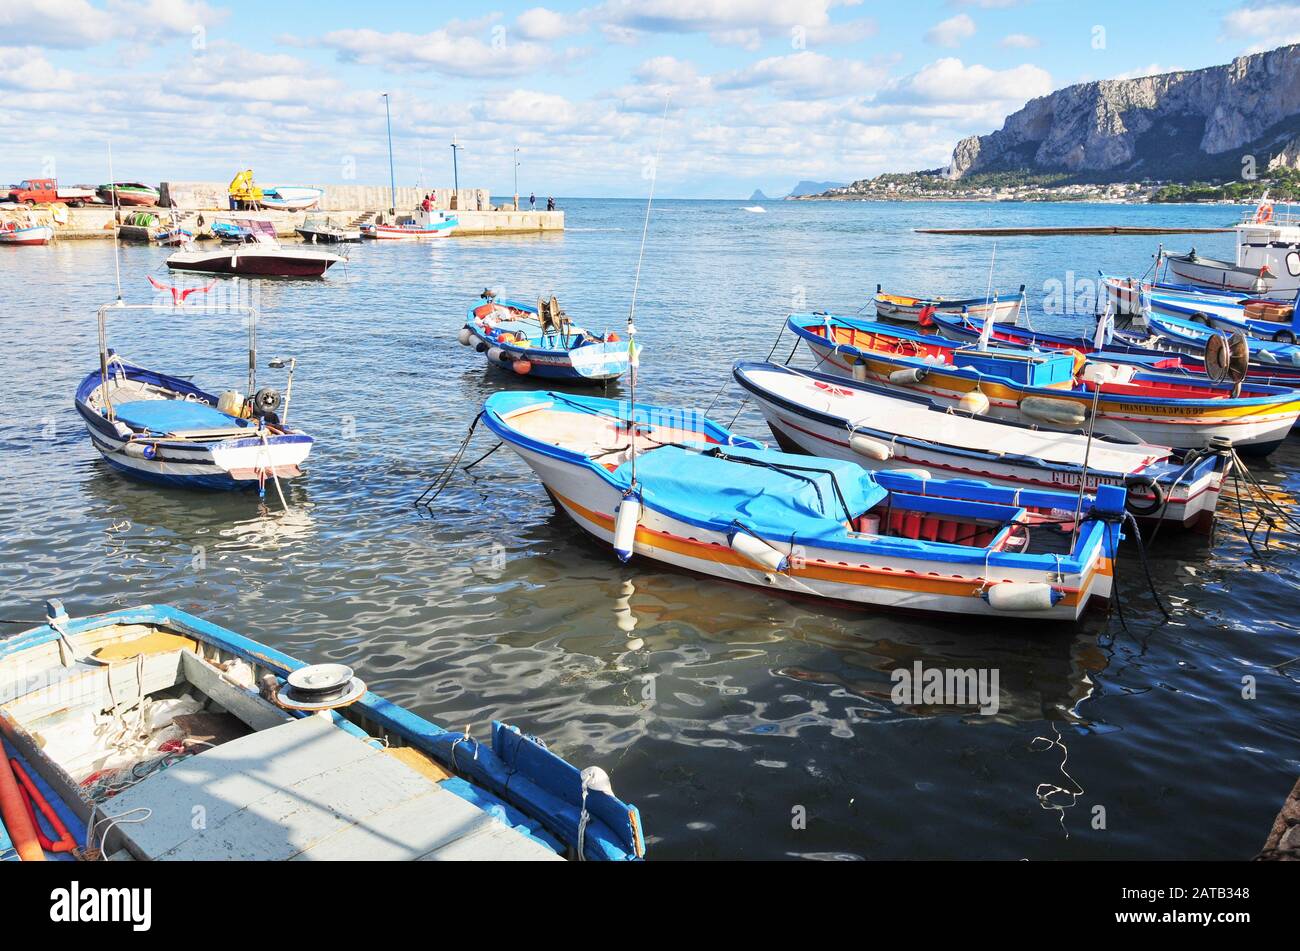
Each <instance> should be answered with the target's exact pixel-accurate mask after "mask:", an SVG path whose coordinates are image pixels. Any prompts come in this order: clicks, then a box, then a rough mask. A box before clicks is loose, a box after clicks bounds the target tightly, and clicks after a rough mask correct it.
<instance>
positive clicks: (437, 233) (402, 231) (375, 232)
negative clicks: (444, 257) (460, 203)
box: [362, 225, 456, 241]
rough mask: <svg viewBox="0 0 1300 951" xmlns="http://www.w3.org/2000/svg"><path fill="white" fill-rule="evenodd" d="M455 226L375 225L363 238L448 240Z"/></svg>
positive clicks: (378, 239) (367, 230) (368, 229)
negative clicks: (402, 226) (409, 226)
mask: <svg viewBox="0 0 1300 951" xmlns="http://www.w3.org/2000/svg"><path fill="white" fill-rule="evenodd" d="M455 230H456V226H455V225H449V226H448V227H445V228H398V227H394V226H392V225H375V226H374V227H371V228H367V229H366V230H365V231H364V232H362V236H363V237H366V238H373V239H375V240H377V241H427V240H429V239H431V238H448V237H450V236H451V233H452V232H453V231H455Z"/></svg>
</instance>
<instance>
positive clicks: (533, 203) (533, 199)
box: [528, 195, 537, 211]
mask: <svg viewBox="0 0 1300 951" xmlns="http://www.w3.org/2000/svg"><path fill="white" fill-rule="evenodd" d="M528 208H529V210H530V211H536V210H537V196H536V195H529V196H528Z"/></svg>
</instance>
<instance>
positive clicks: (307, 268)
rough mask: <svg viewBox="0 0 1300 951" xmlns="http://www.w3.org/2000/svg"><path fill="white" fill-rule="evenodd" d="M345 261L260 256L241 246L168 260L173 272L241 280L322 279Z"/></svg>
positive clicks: (293, 254)
mask: <svg viewBox="0 0 1300 951" xmlns="http://www.w3.org/2000/svg"><path fill="white" fill-rule="evenodd" d="M341 260H342V258H340V257H338V256H337V255H333V254H328V255H327V254H324V252H312V251H305V250H298V249H292V248H285V249H280V250H278V251H276V252H274V253H259V252H256V251H248V250H244V249H243V248H242V246H240V247H236V248H223V249H218V250H213V251H179V252H177V253H176V254H173V255H172V256H171V257H169V258H168V259H167V267H168V268H170V269H171V270H173V271H186V272H190V273H197V274H226V275H234V276H240V277H321V276H322V275H323V274H324V273H325V272H326V271H327V270H329V269H330V268H331V267H333V266H334V265H335V264H337V263H338V262H339V261H341Z"/></svg>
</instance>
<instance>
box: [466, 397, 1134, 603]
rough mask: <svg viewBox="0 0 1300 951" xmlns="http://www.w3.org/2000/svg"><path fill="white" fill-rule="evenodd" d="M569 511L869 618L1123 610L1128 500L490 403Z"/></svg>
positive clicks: (594, 526) (661, 424)
mask: <svg viewBox="0 0 1300 951" xmlns="http://www.w3.org/2000/svg"><path fill="white" fill-rule="evenodd" d="M482 418H483V421H484V422H485V423H486V425H487V426H488V427H489V428H490V429H491V430H492V431H493V432H494V433H495V434H496V435H497V436H498V437H499V438H500V439H501V440H502V441H503V442H505V443H506V444H507V445H509V446H510V447H511V448H512V449H514V450H515V451H516V452H517V453H518V454H519V455H520V457H522V458H523V460H524V461H525V462H527V463H528V465H529V466H531V467H532V468H533V470H534V471H535V472H536V473H537V475H538V478H539V479H540V480H541V481H542V484H543V485H544V486H545V487H546V490H547V492H548V493H549V494H550V496H551V498H552V499H553V500H554V502H555V504H556V507H557V508H558V509H560V510H562V511H564V512H566V513H567V514H568V515H569V516H571V517H572V518H573V519H574V521H576V522H577V523H578V525H579V526H581V527H582V529H583V530H584V531H586V532H588V533H589V534H591V535H592V536H594V537H595V538H597V539H598V540H600V541H602V542H604V543H606V544H610V545H612V546H613V548H614V551H615V553H616V554H617V555H618V556H619V557H620V558H621V559H622V560H624V561H627V560H628V559H630V558H633V557H636V558H638V559H641V558H644V559H646V560H649V561H655V562H662V563H664V564H667V565H672V566H675V567H678V568H684V569H688V570H691V571H695V572H699V573H700V574H704V575H708V576H711V577H714V578H721V579H725V580H729V581H737V582H742V583H745V584H750V585H754V586H756V587H760V588H764V589H766V590H770V591H779V592H783V593H785V594H790V595H800V596H806V597H812V598H817V599H820V600H825V601H830V602H837V603H844V604H849V605H853V606H858V607H880V608H896V609H903V610H909V611H921V612H935V613H941V614H953V615H960V616H963V617H967V616H970V615H972V614H978V615H985V616H997V617H1023V618H1034V619H1040V620H1044V619H1055V620H1061V621H1074V620H1076V619H1078V618H1079V617H1080V616H1081V614H1082V613H1083V611H1084V610H1085V608H1087V607H1089V606H1090V605H1092V604H1094V603H1097V602H1103V601H1105V600H1106V599H1107V598H1109V597H1110V593H1111V582H1112V574H1113V565H1112V559H1113V558H1114V553H1115V547H1116V545H1117V544H1118V542H1119V539H1120V531H1119V525H1118V520H1119V519H1121V518H1122V517H1123V512H1124V490H1123V489H1122V488H1118V487H1116V486H1111V485H1102V486H1100V487H1098V489H1097V494H1096V497H1095V498H1093V497H1091V496H1089V497H1085V498H1084V500H1083V512H1082V518H1081V519H1080V521H1079V522H1078V523H1077V524H1076V523H1075V521H1074V512H1075V509H1076V505H1077V504H1078V502H1079V498H1080V497H1079V496H1078V495H1077V494H1071V493H1064V492H1047V491H1037V490H1028V489H1011V488H1002V487H999V486H993V485H990V484H988V483H987V482H977V481H965V480H962V481H939V480H932V479H928V478H925V477H924V475H923V474H917V473H905V472H880V473H874V474H873V473H870V472H868V471H867V470H865V469H864V468H862V467H861V466H859V465H856V464H855V463H853V462H847V461H843V460H838V459H825V458H809V457H808V456H804V455H793V454H789V453H784V452H778V451H775V450H771V449H767V448H765V447H764V446H763V445H762V444H761V443H758V442H755V441H754V440H751V439H745V438H743V437H738V436H734V435H733V434H732V433H730V432H728V431H727V430H726V429H724V428H723V427H721V426H719V425H718V424H716V423H714V422H712V421H711V420H708V419H705V418H703V417H701V416H699V415H698V414H696V413H694V412H692V411H690V410H687V409H682V408H677V407H664V406H653V405H649V404H645V403H630V402H629V401H627V400H622V401H616V400H607V399H600V398H596V397H579V396H570V395H568V394H564V393H558V392H535V393H528V392H513V393H497V394H494V395H493V396H491V397H490V398H489V399H488V400H487V402H486V404H485V405H484V407H483V415H482Z"/></svg>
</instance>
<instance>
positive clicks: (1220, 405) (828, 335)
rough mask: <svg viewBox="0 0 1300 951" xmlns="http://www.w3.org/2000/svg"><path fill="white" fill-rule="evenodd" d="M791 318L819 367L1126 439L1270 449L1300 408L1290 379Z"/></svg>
mask: <svg viewBox="0 0 1300 951" xmlns="http://www.w3.org/2000/svg"><path fill="white" fill-rule="evenodd" d="M786 325H787V327H788V328H789V329H790V330H792V331H793V332H794V333H795V335H796V336H797V337H798V338H799V339H800V340H801V341H803V342H804V343H805V344H807V346H808V347H809V349H810V350H811V351H812V354H813V356H814V357H815V358H816V359H817V362H818V365H817V367H816V369H818V370H823V371H826V372H830V373H836V374H841V375H844V376H847V377H850V378H852V379H855V380H859V381H868V382H875V383H880V384H882V385H885V386H889V387H892V388H898V389H903V390H905V391H907V392H913V393H922V394H925V395H927V396H929V397H931V398H934V399H938V400H940V401H941V402H943V403H945V404H947V405H958V404H959V403H960V401H961V400H962V399H963V398H964V397H967V396H968V395H970V396H972V397H973V394H976V393H978V394H980V395H979V399H980V401H981V403H982V408H983V411H984V412H987V413H989V414H990V415H992V416H995V417H997V418H999V419H1009V420H1011V421H1013V422H1024V423H1036V424H1039V425H1042V426H1045V427H1047V428H1049V429H1064V430H1074V429H1078V428H1080V427H1081V426H1082V425H1083V423H1084V422H1085V420H1088V419H1090V418H1094V417H1095V420H1094V426H1095V431H1096V432H1099V433H1104V434H1106V435H1111V436H1117V437H1119V438H1121V439H1131V440H1134V441H1139V442H1145V443H1150V444H1151V445H1155V446H1169V447H1172V448H1174V449H1199V448H1203V447H1207V446H1212V445H1215V444H1217V443H1218V441H1219V440H1227V441H1228V443H1230V444H1231V445H1232V446H1233V447H1234V448H1235V449H1236V450H1237V451H1239V452H1242V453H1247V454H1251V455H1265V454H1267V453H1269V452H1272V451H1273V450H1274V449H1276V448H1277V447H1278V446H1279V445H1280V444H1281V442H1282V440H1283V439H1285V438H1286V436H1287V434H1288V433H1289V432H1290V431H1291V427H1292V425H1294V424H1295V422H1296V419H1297V417H1300V393H1298V392H1297V391H1296V390H1293V389H1291V388H1289V387H1281V386H1268V385H1266V384H1262V383H1244V384H1228V383H1214V382H1212V381H1210V380H1208V379H1192V378H1189V377H1188V376H1187V375H1186V374H1181V375H1180V374H1175V373H1158V372H1151V371H1149V370H1147V369H1145V368H1143V367H1141V366H1138V365H1133V364H1131V363H1124V362H1119V361H1106V360H1096V361H1093V360H1089V359H1088V358H1087V357H1085V356H1084V355H1083V354H1082V353H1077V352H1076V353H1067V352H1064V351H1050V352H1036V351H1029V350H1018V349H1011V348H1006V347H1000V348H991V347H989V341H984V342H983V343H981V344H978V345H975V346H964V345H960V344H958V343H955V342H953V341H951V340H945V339H944V338H943V337H941V336H939V335H937V334H922V333H917V332H914V331H911V330H907V329H904V328H901V327H896V326H889V325H886V324H881V323H875V322H871V321H864V320H858V319H855V318H851V317H840V316H834V315H831V314H792V315H791V316H790V317H789V319H788V320H787V321H786ZM993 326H994V327H996V325H993ZM987 329H991V328H987Z"/></svg>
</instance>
